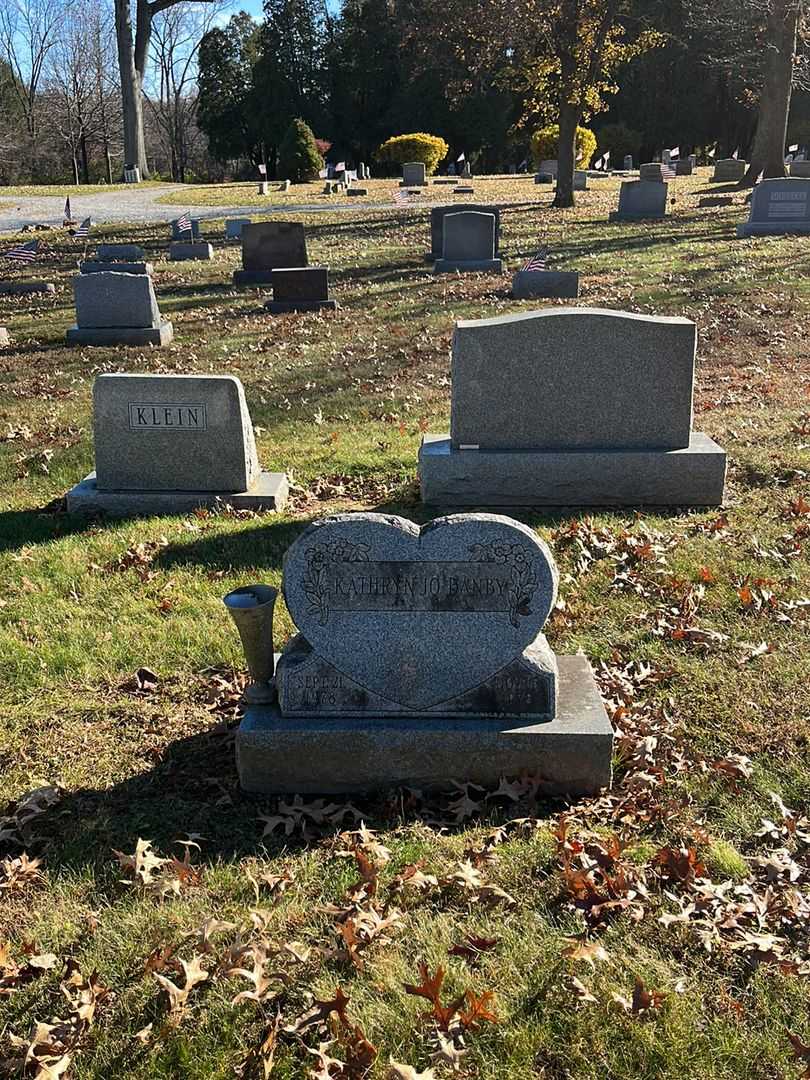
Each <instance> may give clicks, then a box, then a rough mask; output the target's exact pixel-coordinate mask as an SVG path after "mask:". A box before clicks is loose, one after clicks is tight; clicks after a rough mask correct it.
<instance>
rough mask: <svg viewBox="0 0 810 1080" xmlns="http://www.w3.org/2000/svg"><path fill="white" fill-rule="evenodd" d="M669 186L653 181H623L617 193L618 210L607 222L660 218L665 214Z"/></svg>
mask: <svg viewBox="0 0 810 1080" xmlns="http://www.w3.org/2000/svg"><path fill="white" fill-rule="evenodd" d="M668 190H669V185H668V184H664V183H659V182H657V181H654V180H623V181H622V186H621V190H620V191H619V209H618V210H614V211H613V213H612V214H611V215H610V217H609V219H608V220H609V221H645V220H647V219H655V218H662V217H665V216H666V212H667V191H668Z"/></svg>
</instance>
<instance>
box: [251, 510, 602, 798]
mask: <svg viewBox="0 0 810 1080" xmlns="http://www.w3.org/2000/svg"><path fill="white" fill-rule="evenodd" d="M557 581H558V575H557V569H556V566H555V564H554V559H553V556H552V555H551V552H550V551H549V549H548V547H547V546H546V545H545V544H544V543H543V541H542V540H540V539H538V537H537V535H536V534H535V533H534V532H533V531H532V530H531V529H529V528H528V527H527V526H525V525H523V524H521V523H519V522H516V521H512V520H510V519H509V518H504V517H499V516H495V515H490V514H463V515H457V516H454V517H448V518H440V519H438V520H436V521H433V522H431V523H430V524H428V525H425V526H423V527H422V528H419V526H417V525H415V524H414V523H413V522H410V521H407V520H405V519H403V518H398V517H394V516H391V515H381V514H367V513H358V514H344V515H337V516H335V517H332V518H326V519H323V520H321V521H318V522H315V523H313V524H312V525H310V526H309V527H308V528H307V529H306V530H305V531H304V533H303V534H302V535H301V536H300V537H299V539H298V540H297V541H296V542H295V543H294V544H293V545H292V547H291V548H290V549H289V550H288V551H287V554H286V556H285V558H284V567H283V581H282V588H283V591H284V598H285V601H286V603H287V607H288V610H289V612H290V615H291V616H292V619H293V621H294V623H295V624H296V626H297V628H298V631H299V633H298V634H297V635H296V636H295V637H294V638H293V639H292V640H291V642H290V643H289V645H288V646H287V648H286V649H285V650H284V651H283V653H281V655H280V656H279V657H278V660H277V668H276V677H275V687H276V690H277V699H276V700H271V701H269V702H267V703H265V704H258V705H256V704H251V703H250V701H249V698H248V700H247V701H246V711H245V714H244V717H243V719H242V723H241V725H240V727H239V730H238V731H237V734H236V761H237V768H238V773H239V779H240V783H241V785H242V787H243V788H244V789H245V790H247V791H251V792H256V793H262V794H288V793H295V792H302V793H323V794H327V793H338V792H352V791H355V792H361V791H374V790H380V789H386V788H390V787H395V786H399V785H403V784H405V785H413V786H416V787H419V788H432V787H436V786H441V785H445V784H446V783H447V782H448V781H449V780H451V779H455V780H466V781H469V782H473V783H480V784H487V785H490V784H497V783H498V782H499V780H500V779H501V778H502V777H504V776H506V777H508V776H517V775H521V774H526V773H529V774H532V775H534V776H536V777H537V778H538V780H540V781H541V783H542V785H543V789H544V790H545V791H547V792H548V793H553V794H562V795H585V794H592V793H594V792H597V791H599V790H600V789H602V788H604V787H606V786H608V785H609V784H610V780H611V753H612V745H613V730H612V727H611V724H610V721H609V719H608V717H607V713H606V711H605V707H604V705H603V703H602V700H601V697H600V695H599V692H598V689H597V686H596V683H595V680H594V677H593V673H592V671H591V667H590V664H589V663H588V660H587V659H586V658H585V657H584V656H581V655H580V656H560V657H557V656H555V655H554V653H553V652H552V650H551V648H550V647H549V644H548V642H547V640H546V638H545V635H544V634H543V632H542V629H543V625H544V623H545V621H546V618H547V617H548V614H549V612H550V611H551V609H552V607H553V606H554V603H555V599H556V592H557ZM271 634H272V629H271V628H269V629H268V628H265V635H270V636H269V637H268V641H267V642H266V644H269V642H270V641H271V640H272V637H271ZM256 649H257V651H261V643H256Z"/></svg>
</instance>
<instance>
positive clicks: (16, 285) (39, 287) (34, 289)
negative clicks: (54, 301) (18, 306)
mask: <svg viewBox="0 0 810 1080" xmlns="http://www.w3.org/2000/svg"><path fill="white" fill-rule="evenodd" d="M55 292H56V286H55V285H54V283H53V282H52V281H0V296H36V295H37V294H39V293H47V294H48V295H51V296H52V295H53V294H54V293H55Z"/></svg>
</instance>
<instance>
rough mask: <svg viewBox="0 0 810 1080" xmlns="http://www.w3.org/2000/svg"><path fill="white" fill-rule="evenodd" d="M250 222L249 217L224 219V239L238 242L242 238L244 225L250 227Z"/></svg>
mask: <svg viewBox="0 0 810 1080" xmlns="http://www.w3.org/2000/svg"><path fill="white" fill-rule="evenodd" d="M250 224H251V221H250V218H249V217H235V218H226V219H225V239H226V240H240V239H241V238H242V229H244V227H245V226H246V225H250Z"/></svg>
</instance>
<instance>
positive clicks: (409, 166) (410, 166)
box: [399, 161, 427, 188]
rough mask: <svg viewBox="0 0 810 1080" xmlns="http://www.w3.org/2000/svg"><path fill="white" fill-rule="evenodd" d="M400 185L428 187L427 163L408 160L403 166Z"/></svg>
mask: <svg viewBox="0 0 810 1080" xmlns="http://www.w3.org/2000/svg"><path fill="white" fill-rule="evenodd" d="M399 186H400V187H404V188H405V187H427V175H426V169H425V165H424V163H423V162H421V161H408V162H406V163H405V164H404V165H403V166H402V180H401V181H400V184H399Z"/></svg>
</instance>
